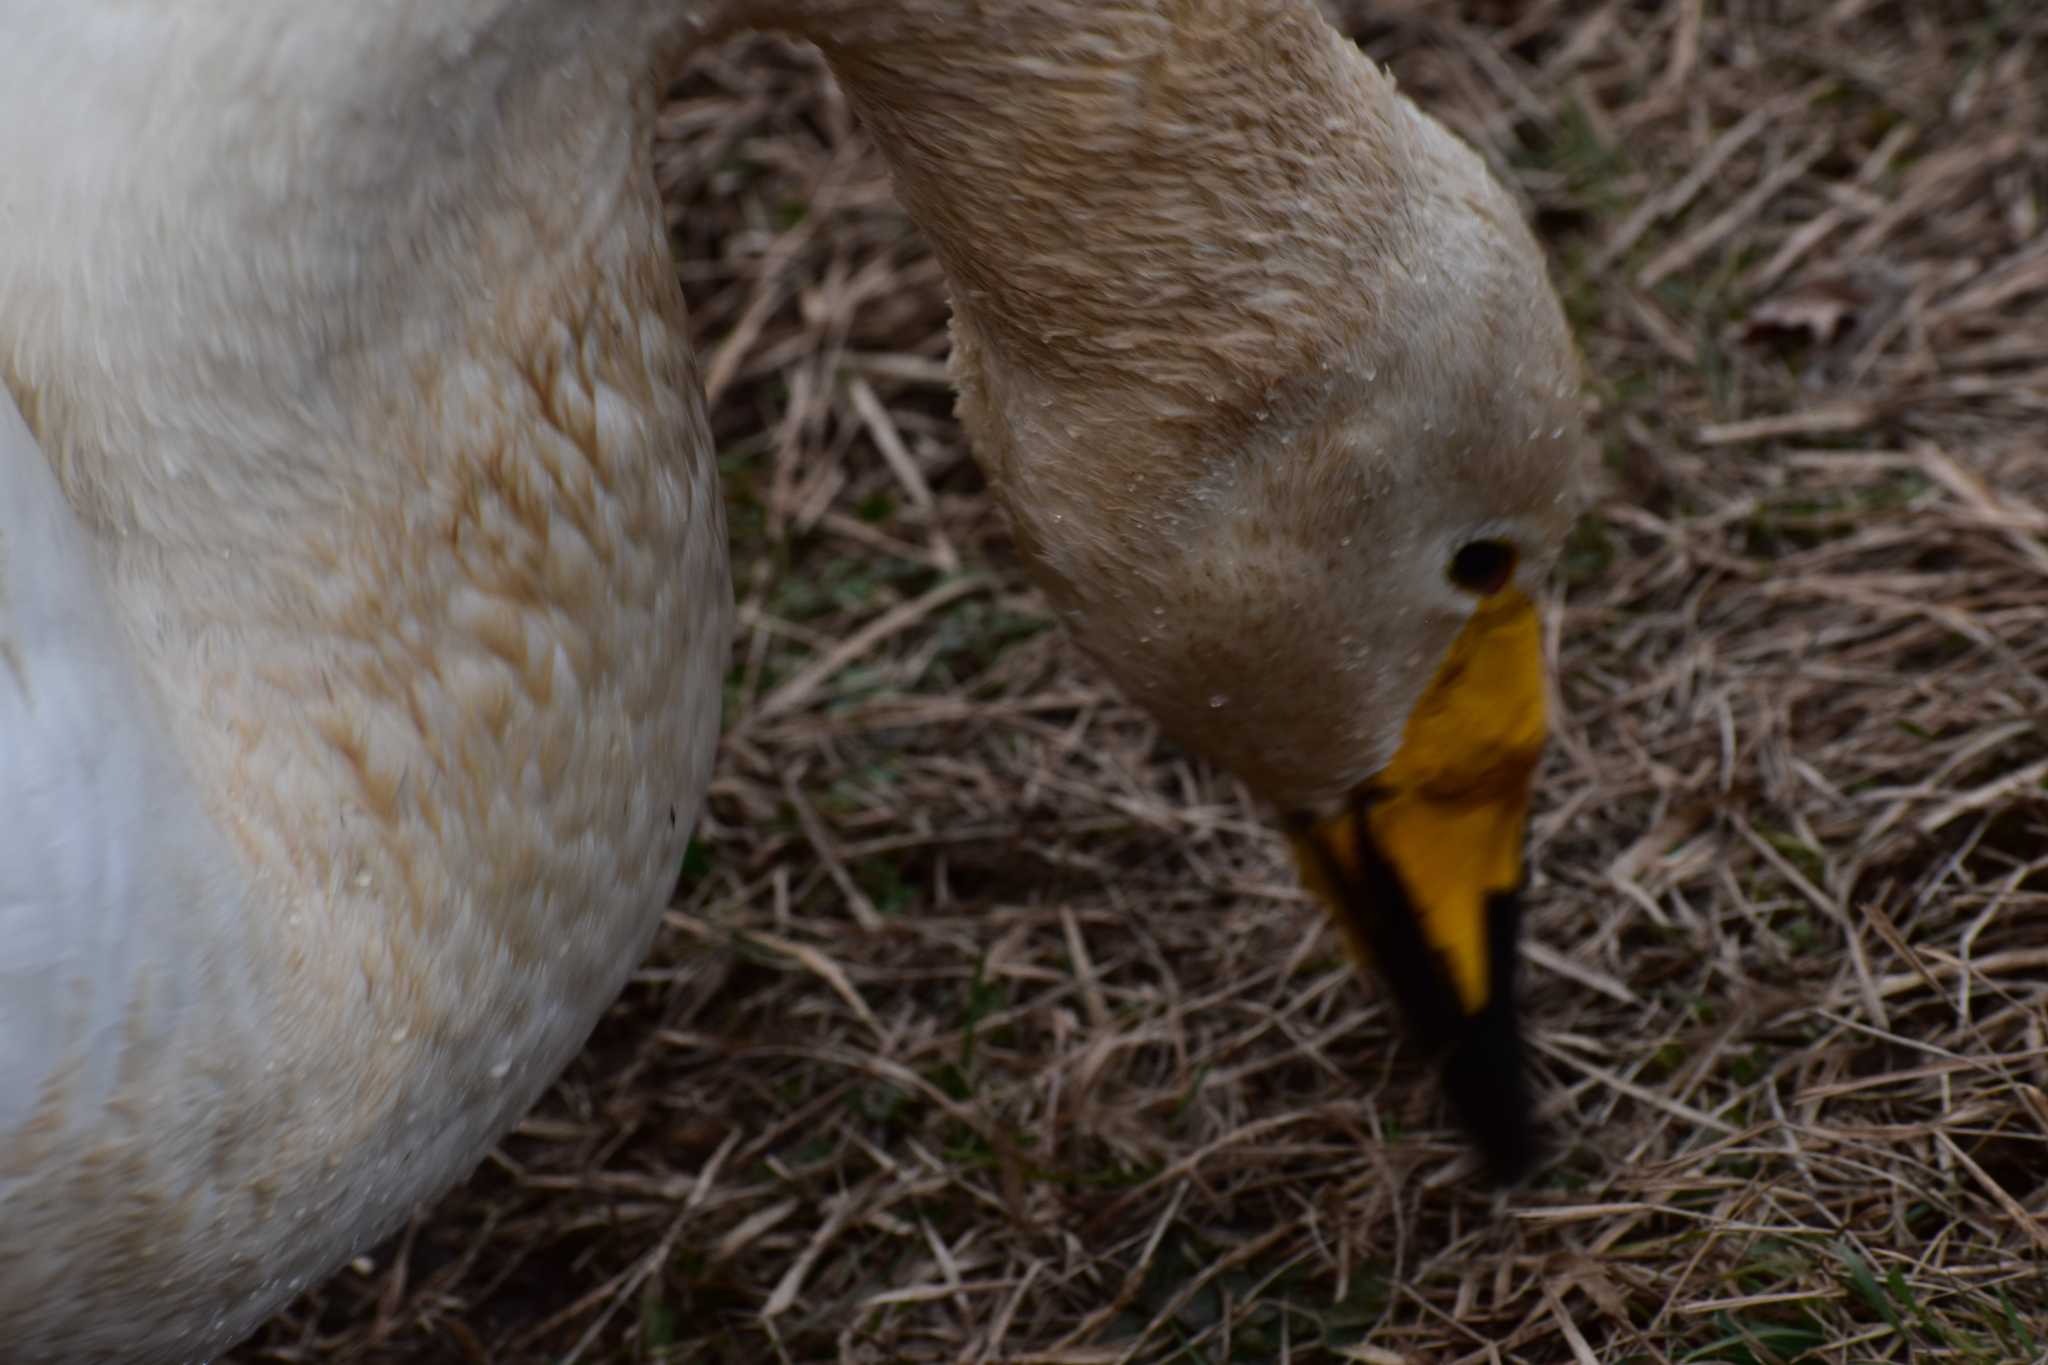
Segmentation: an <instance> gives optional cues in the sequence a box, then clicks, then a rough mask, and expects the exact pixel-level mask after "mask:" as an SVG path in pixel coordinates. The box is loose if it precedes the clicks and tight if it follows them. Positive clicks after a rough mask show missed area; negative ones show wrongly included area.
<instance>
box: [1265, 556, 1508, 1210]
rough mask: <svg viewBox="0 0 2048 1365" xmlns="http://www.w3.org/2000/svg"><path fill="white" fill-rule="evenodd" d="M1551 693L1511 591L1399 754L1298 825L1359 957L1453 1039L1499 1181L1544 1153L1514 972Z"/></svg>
mask: <svg viewBox="0 0 2048 1365" xmlns="http://www.w3.org/2000/svg"><path fill="white" fill-rule="evenodd" d="M1543 698H1544V675H1543V651H1542V643H1541V637H1540V635H1539V632H1538V628H1537V621H1536V612H1535V608H1534V606H1533V605H1532V604H1531V603H1530V601H1529V599H1528V597H1527V596H1525V595H1524V594H1523V593H1522V592H1521V591H1520V590H1519V589H1517V588H1512V587H1510V588H1506V589H1503V590H1502V591H1500V592H1497V593H1494V594H1493V595H1492V596H1490V597H1487V598H1485V599H1484V600H1482V601H1481V602H1480V603H1479V606H1478V608H1477V610H1476V611H1474V613H1473V615H1472V618H1471V619H1470V620H1469V621H1467V622H1466V624H1465V627H1464V629H1463V630H1462V631H1461V632H1460V633H1459V635H1458V638H1457V640H1456V642H1455V643H1453V644H1452V646H1451V649H1450V652H1449V653H1448V654H1447V655H1446V656H1445V657H1444V661H1443V663H1442V665H1441V666H1440V667H1439V668H1438V669H1437V673H1436V676H1435V678H1434V679H1432V681H1431V682H1430V685H1429V688H1428V690H1426V691H1425V692H1424V693H1423V696H1422V699H1421V701H1419V702H1418V703H1417V704H1416V706H1415V709H1414V711H1413V712H1411V713H1410V714H1409V717H1408V723H1407V726H1406V727H1405V729H1404V730H1403V731H1402V737H1401V746H1400V748H1399V750H1398V751H1397V752H1396V753H1395V755H1394V759H1393V762H1391V763H1390V764H1388V765H1387V767H1386V769H1385V770H1384V771H1382V772H1381V773H1379V774H1378V775H1377V776H1376V777H1374V778H1373V779H1372V781H1371V782H1369V783H1367V784H1366V786H1364V787H1363V788H1361V789H1360V790H1359V791H1358V792H1356V793H1355V794H1354V795H1353V798H1352V800H1351V801H1350V802H1349V803H1348V804H1347V806H1346V808H1345V809H1344V810H1342V811H1340V812H1338V813H1337V814H1336V815H1334V816H1330V817H1328V818H1326V819H1323V820H1321V821H1320V822H1310V821H1302V822H1298V823H1297V824H1296V826H1295V828H1294V830H1293V838H1294V845H1295V853H1296V856H1297V857H1298V859H1299V860H1300V863H1301V868H1302V876H1303V879H1304V880H1305V881H1306V883H1307V884H1308V886H1309V888H1310V890H1311V891H1313V892H1315V894H1316V895H1317V896H1318V897H1319V898H1320V899H1321V900H1322V901H1323V903H1324V904H1325V905H1326V906H1327V907H1328V909H1329V911H1330V913H1331V916H1332V917H1333V918H1334V919H1335V920H1336V922H1337V925H1338V927H1339V928H1340V929H1341V930H1342V931H1343V934H1344V937H1345V940H1346V942H1347V943H1348V944H1349V945H1350V946H1351V948H1352V950H1353V952H1354V953H1355V954H1356V955H1357V956H1358V957H1359V958H1360V959H1361V960H1362V961H1366V962H1371V963H1373V964H1375V965H1376V966H1377V967H1378V968H1379V970H1380V972H1381V974H1382V975H1383V976H1384V977H1385V978H1386V980H1387V982H1388V984H1389V985H1390V986H1391V987H1392V989H1393V991H1394V994H1395V996H1396V998H1398V999H1399V1000H1400V1002H1401V1005H1402V1008H1403V1009H1404V1011H1405V1012H1406V1013H1407V1015H1408V1017H1409V1020H1410V1022H1411V1024H1412V1026H1413V1027H1415V1028H1416V1029H1417V1030H1418V1031H1420V1032H1421V1033H1422V1034H1423V1036H1424V1037H1425V1038H1426V1039H1427V1040H1428V1041H1429V1042H1431V1043H1433V1044H1438V1045H1442V1046H1444V1047H1445V1048H1446V1049H1447V1053H1446V1058H1445V1064H1444V1065H1445V1072H1444V1076H1445V1087H1446V1089H1447V1090H1448V1092H1449V1093H1450V1096H1451V1100H1452V1103H1453V1105H1454V1106H1455V1107H1456V1108H1457V1110H1458V1112H1459V1114H1460V1116H1461V1118H1463V1120H1464V1121H1465V1124H1466V1126H1467V1127H1468V1128H1469V1129H1470V1130H1471V1131H1472V1133H1473V1136H1474V1138H1475V1139H1476V1140H1477V1141H1478V1143H1479V1145H1480V1147H1481V1149H1482V1151H1483V1152H1484V1153H1485V1155H1486V1157H1487V1159H1488V1161H1489V1163H1490V1164H1491V1165H1492V1166H1493V1168H1494V1170H1495V1171H1496V1173H1498V1174H1499V1175H1501V1176H1502V1177H1503V1178H1511V1177H1513V1176H1515V1175H1519V1174H1520V1173H1521V1172H1522V1171H1524V1170H1525V1169H1526V1168H1527V1167H1528V1165H1529V1164H1530V1162H1531V1161H1532V1160H1533V1159H1534V1156H1535V1142H1534V1134H1533V1131H1532V1123H1531V1118H1530V1109H1531V1105H1530V1101H1529V1090H1528V1083H1527V1079H1526V1077H1525V1076H1524V1074H1523V1067H1522V1055H1521V1035H1520V1031H1519V1028H1518V1026H1517V1023H1516V1019H1515V1013H1514V1000H1513V984H1514V982H1513V976H1514V967H1515V946H1516V939H1517V937H1518V935H1519V931H1520V918H1521V905H1520V891H1521V886H1522V846H1523V829H1524V826H1525V825H1526V823H1527V818H1528V809H1529V782H1530V778H1531V776H1532V775H1533V774H1534V773H1535V770H1536V764H1537V760H1538V759H1539V758H1540V757H1541V756H1542V751H1543V742H1544V738H1545V735H1546V725H1545V720H1544V702H1543Z"/></svg>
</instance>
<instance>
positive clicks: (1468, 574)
mask: <svg viewBox="0 0 2048 1365" xmlns="http://www.w3.org/2000/svg"><path fill="white" fill-rule="evenodd" d="M1516 558H1517V556H1516V554H1515V547H1514V545H1513V544H1512V543H1510V542H1508V541H1505V540H1474V541H1470V542H1468V543H1466V544H1464V545H1461V546H1459V547H1458V553H1456V554H1455V555H1452V556H1451V569H1450V580H1451V582H1452V583H1454V584H1456V585H1457V586H1458V587H1460V588H1463V589H1464V590H1465V591H1466V592H1469V593H1471V594H1473V595H1474V596H1477V597H1491V596H1493V595H1494V594H1495V593H1497V592H1499V591H1500V590H1501V589H1502V588H1505V587H1506V586H1507V585H1508V580H1509V579H1511V578H1513V577H1514V576H1515V560H1516Z"/></svg>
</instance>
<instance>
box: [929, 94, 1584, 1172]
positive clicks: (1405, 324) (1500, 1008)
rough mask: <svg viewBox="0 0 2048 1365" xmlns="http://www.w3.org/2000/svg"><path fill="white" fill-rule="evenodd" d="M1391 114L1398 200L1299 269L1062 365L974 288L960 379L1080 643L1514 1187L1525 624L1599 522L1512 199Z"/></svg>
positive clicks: (1014, 516) (1170, 305) (1251, 282)
mask: <svg viewBox="0 0 2048 1365" xmlns="http://www.w3.org/2000/svg"><path fill="white" fill-rule="evenodd" d="M1392 117H1393V119H1394V120H1396V121H1397V122H1400V123H1401V128H1400V130H1399V131H1400V132H1401V133H1403V134H1404V135H1403V136H1402V137H1400V138H1399V139H1398V141H1397V142H1396V143H1395V144H1394V145H1396V146H1397V147H1398V153H1399V159H1398V160H1382V161H1381V162H1379V163H1377V164H1375V165H1373V166H1371V167H1368V168H1366V169H1365V170H1364V171H1363V172H1362V174H1365V175H1369V176H1375V175H1376V176H1383V177H1386V178H1387V179H1389V180H1391V181H1392V182H1393V184H1392V189H1391V191H1390V194H1391V197H1388V196H1389V192H1383V194H1382V197H1381V200H1380V203H1381V204H1382V205H1383V208H1382V211H1379V212H1377V213H1375V214H1373V215H1371V216H1367V217H1364V218H1363V219H1362V220H1361V221H1358V222H1356V223H1346V222H1344V221H1341V220H1339V219H1336V218H1334V217H1333V218H1330V219H1328V220H1326V221H1316V222H1312V223H1309V224H1308V225H1306V227H1305V229H1304V231H1305V232H1307V233H1308V234H1310V235H1311V236H1312V237H1313V242H1312V245H1313V247H1314V250H1313V251H1308V250H1298V251H1295V252H1294V254H1292V255H1291V256H1289V255H1286V254H1284V253H1285V252H1286V251H1287V249H1288V246H1289V244H1288V243H1286V242H1281V243H1276V244H1275V246H1274V248H1273V250H1274V251H1275V252H1276V253H1283V254H1279V255H1274V256H1267V257H1265V258H1263V259H1262V258H1261V257H1260V256H1259V255H1258V254H1257V252H1256V250H1255V249H1252V248H1245V249H1243V250H1240V251H1225V252H1211V253H1210V255H1209V259H1210V260H1212V261H1213V263H1214V265H1213V268H1214V271H1215V274H1216V276H1217V278H1216V280H1215V285H1216V290H1217V294H1218V295H1219V296H1220V297H1222V298H1223V299H1225V300H1227V302H1225V303H1221V304H1219V303H1216V302H1215V301H1214V300H1210V301H1207V302H1206V303H1205V301H1204V300H1203V299H1202V282H1201V281H1199V280H1197V281H1192V282H1190V281H1185V280H1171V281H1162V282H1161V285H1160V289H1159V292H1160V295H1161V297H1162V300H1163V302H1162V305H1161V315H1160V316H1158V317H1156V318H1151V319H1142V318H1139V319H1134V320H1133V321H1132V322H1131V323H1130V324H1129V326H1128V327H1127V329H1126V330H1125V331H1124V332H1123V333H1122V334H1121V335H1118V336H1116V337H1114V338H1109V339H1107V341H1106V342H1105V338H1103V337H1099V336H1098V337H1094V338H1085V339H1071V338H1070V339H1069V340H1070V341H1078V343H1079V344H1080V346H1081V350H1082V352H1083V355H1082V358H1081V359H1079V360H1077V359H1075V357H1074V354H1073V347H1072V346H1071V345H1070V346H1069V347H1067V348H1064V349H1061V348H1054V347H1051V346H1040V345H1038V344H1035V339H1033V338H1030V337H1022V338H1020V337H1019V336H1018V334H1017V332H1016V329H1015V328H1014V327H1012V326H1009V325H1008V320H1006V319H993V318H987V317H984V316H983V315H982V313H981V312H979V311H978V310H977V308H976V307H975V300H973V299H960V300H956V302H958V304H959V307H958V310H957V317H956V323H955V327H956V342H957V344H956V367H957V369H958V377H959V380H960V384H961V389H962V412H963V417H964V419H965V421H966V423H967V424H968V426H969V429H970V432H971V434H972V435H973V436H974V438H975V440H976V443H977V445H978V447H979V449H980V450H981V452H982V454H983V457H984V463H985V465H986V467H988V468H989V469H990V471H991V474H992V480H993V482H994V484H995V487H996V491H997V494H998V496H999V498H1001V500H1002V501H1003V502H1004V504H1005V505H1006V507H1007V509H1008V511H1009V514H1010V518H1011V522H1012V525H1013V526H1014V528H1015V531H1016V534H1017V538H1018V542H1019V545H1020V548H1021V550H1022V552H1023V554H1024V556H1025V558H1026V561H1027V563H1028V564H1029V565H1030V566H1031V567H1032V569H1033V571H1034V573H1035V575H1036V577H1037V579H1038V581H1039V582H1040V583H1041V585H1042V586H1043V587H1044V588H1045V590H1046V591H1047V593H1048V595H1049V596H1050V597H1051V598H1052V600H1053V603H1054V605H1055V607H1056V609H1057V610H1058V611H1059V612H1060V614H1061V615H1062V617H1063V618H1064V619H1065V621H1066V623H1067V625H1068V626H1069V628H1070V629H1071V630H1072V632H1073V633H1074V635H1075V636H1076V637H1077V639H1078V640H1079V641H1080V643H1081V644H1082V646H1083V647H1084V649H1085V650H1086V651H1087V652H1088V653H1089V654H1090V655H1091V656H1092V657H1093V658H1094V659H1095V660H1096V661H1097V662H1098V663H1099V665H1100V666H1101V668H1102V669H1103V670H1104V671H1105V672H1106V673H1107V674H1108V675H1109V676H1110V677H1111V678H1112V679H1114V680H1115V681H1116V682H1117V683H1118V684H1119V685H1120V686H1121V687H1122V688H1123V689H1124V691H1125V692H1126V693H1128V694H1129V695H1130V696H1131V697H1132V698H1133V699H1134V700H1136V701H1138V702H1140V703H1142V704H1143V705H1144V706H1145V707H1146V708H1147V709H1148V710H1149V711H1150V712H1151V713H1152V714H1153V715H1154V716H1156V717H1157V718H1158V720H1159V721H1160V722H1161V723H1162V725H1163V726H1164V727H1165V728H1166V729H1167V730H1168V732H1169V733H1171V734H1172V735H1173V736H1174V737H1175V738H1177V739H1178V740H1180V741H1181V742H1182V743H1184V744H1186V745H1187V746H1188V747H1190V748H1192V749H1195V750H1197V751H1198V752H1200V753H1201V754H1203V755H1204V756H1206V757H1207V758H1209V759H1210V760H1212V761H1214V762H1216V763H1218V764H1220V765H1222V766H1223V767H1224V768H1226V769H1228V770H1229V771H1231V772H1232V773H1234V774H1236V775H1237V776H1238V777H1240V778H1241V779H1242V780H1243V781H1244V782H1245V783H1246V784H1247V785H1248V786H1250V787H1251V788H1252V789H1253V790H1254V791H1256V792H1257V793H1258V794H1259V795H1260V796H1262V797H1264V798H1265V799H1267V800H1268V801H1270V802H1271V803H1273V804H1274V805H1275V806H1276V807H1277V808H1278V809H1279V811H1280V812H1281V813H1282V817H1283V819H1284V821H1285V823H1286V825H1287V827H1288V830H1289V833H1290V835H1291V837H1292V839H1293V842H1294V846H1295V850H1296V852H1297V855H1298V858H1299V861H1300V864H1301V868H1302V871H1303V874H1304V879H1305V881H1306V882H1307V884H1308V885H1309V886H1310V888H1311V889H1312V890H1313V891H1314V892H1315V893H1316V894H1317V896H1318V899H1320V900H1321V901H1322V902H1323V904H1324V905H1325V906H1326V908H1327V909H1328V910H1329V911H1330V913H1331V914H1332V917H1333V918H1334V920H1335V922H1336V923H1337V925H1338V926H1339V928H1340V929H1341V930H1342V933H1343V938H1344V939H1345V941H1346V942H1347V944H1348V945H1349V946H1350V947H1351V948H1352V949H1353V951H1354V953H1355V954H1356V955H1357V956H1358V957H1360V958H1361V959H1363V960H1370V961H1372V962H1374V963H1376V964H1377V965H1378V966H1379V967H1380V968H1381V969H1382V971H1383V974H1384V975H1385V976H1386V978H1387V979H1388V980H1389V981H1390V982H1391V984H1392V985H1393V987H1394V989H1395V991H1396V993H1397V995H1399V996H1400V998H1401V1000H1402V1003H1403V1005H1404V1007H1405V1008H1406V1011H1407V1012H1408V1014H1409V1016H1410V1019H1411V1022H1412V1023H1413V1024H1414V1025H1416V1026H1417V1027H1418V1029H1419V1031H1420V1032H1421V1033H1422V1034H1423V1035H1424V1036H1425V1037H1427V1038H1430V1039H1431V1040H1432V1041H1436V1042H1439V1043H1441V1044H1443V1045H1444V1046H1445V1048H1446V1055H1447V1063H1446V1067H1447V1070H1446V1075H1447V1078H1448V1081H1449V1088H1450V1091H1451V1094H1452V1097H1453V1100H1454V1103H1455V1106H1456V1108H1457V1109H1458V1110H1459V1111H1460V1112H1461V1114H1462V1116H1463V1117H1464V1119H1465V1120H1466V1122H1467V1124H1468V1126H1469V1127H1470V1128H1471V1129H1472V1130H1473V1132H1474V1134H1475V1135H1476V1136H1477V1138H1478V1139H1479V1142H1480V1145H1481V1147H1482V1149H1483V1151H1484V1153H1485V1155H1486V1156H1487V1158H1488V1159H1489V1163H1490V1165H1491V1166H1492V1167H1493V1169H1494V1170H1495V1171H1496V1173H1499V1174H1502V1175H1512V1174H1515V1173H1519V1171H1521V1170H1522V1169H1523V1168H1525V1167H1526V1166H1527V1164H1528V1163H1529V1161H1530V1160H1531V1158H1532V1156H1533V1150H1532V1146H1531V1140H1530V1134H1529V1123H1528V1111H1529V1108H1530V1103H1529V1099H1528V1095H1527V1091H1526V1089H1525V1088H1524V1083H1523V1081H1522V1080H1521V1066H1520V1050H1519V1042H1518V1039H1517V1034H1516V1029H1515V1024H1514V1018H1513V1013H1512V991H1511V986H1512V981H1511V974H1512V969H1513V962H1514V955H1515V954H1514V947H1515V939H1516V934H1517V923H1516V921H1517V919H1518V909H1517V897H1518V894H1519V890H1520V887H1521V884H1522V881H1523V872H1522V838H1523V826H1524V818H1525V814H1526V810H1527V805H1528V801H1529V795H1530V785H1531V778H1532V775H1533V773H1534V771H1535V768H1536V765H1537V761H1538V759H1539V757H1540V753H1541V749H1542V745H1543V743H1544V739H1545V734H1546V724H1545V694H1546V690H1547V688H1546V677H1545V669H1544V665H1543V661H1542V650H1541V643H1540V641H1541V635H1540V631H1539V629H1538V623H1537V617H1536V611H1535V607H1534V605H1533V602H1534V598H1535V596H1536V595H1537V593H1538V589H1539V585H1540V584H1541V583H1542V581H1543V579H1544V577H1545V575H1546V574H1547V573H1548V571H1549V569H1550V568H1551V566H1552V564H1553V563H1554V562H1555V560H1556V558H1557V555H1558V553H1559V551H1560V549H1561V547H1562V544H1563V541H1564V538H1565V536H1566V534H1567V532H1568V530H1569V529H1570V526H1571V524H1572V522H1573V521H1574V519H1575V517H1576V515H1577V513H1578V510H1579V508H1580V505H1581V497H1582V492H1581V490H1582V485H1583V484H1584V482H1585V474H1584V471H1585V469H1586V465H1587V460H1586V452H1587V437H1586V431H1585V425H1584V419H1583V415H1582V411H1581V399H1580V387H1581V372H1580V361H1579V357H1578V353H1577V350H1576V347H1575V346H1574V344H1573V341H1572V338H1571V335H1570V331H1569V328H1568V326H1567V324H1566V322H1565V319H1564V316H1563V313H1562V310H1561V308H1560V306H1559V303H1558V301H1557V298H1556V295H1555V293H1554V291H1553V290H1552V288H1551V285H1550V283H1549V280H1548V277H1547V273H1546V269H1545V266H1544V261H1543V257H1542V254H1541V252H1540V250H1539V249H1538V247H1537V245H1536V243H1535V242H1534V240H1533V238H1532V237H1531V236H1530V234H1529V232H1528V230H1527V228H1526V227H1525V225H1524V223H1523V221H1522V218H1521V215H1520V213H1519V211H1518V209H1517V208H1516V206H1515V205H1514V203H1513V201H1512V200H1511V199H1510V198H1509V196H1508V195H1507V194H1506V193H1505V191H1503V190H1502V189H1501V188H1500V187H1499V186H1498V185H1497V184H1496V183H1495V182H1494V181H1493V179H1492V178H1491V176H1490V175H1489V174H1488V173H1487V172H1486V170H1485V169H1484V167H1483V165H1482V164H1481V162H1480V161H1479V159H1478V158H1477V156H1476V155H1474V154H1473V153H1472V152H1471V151H1470V150H1469V149H1468V148H1466V147H1465V146H1464V145H1463V144H1462V143H1460V142H1458V141H1457V140H1456V139H1454V138H1452V137H1451V136H1450V135H1449V134H1448V133H1446V132H1444V131H1443V130H1442V129H1441V128H1440V127H1438V126H1437V125H1436V124H1434V123H1433V122H1432V121H1430V120H1429V119H1428V118H1427V117H1426V116H1424V115H1422V114H1420V113H1419V112H1416V111H1414V110H1413V109H1412V108H1411V107H1410V106H1408V105H1407V104H1406V102H1405V101H1400V102H1398V103H1397V104H1396V105H1395V106H1394V113H1393V115H1392ZM1383 189H1384V187H1383ZM957 292H958V284H957V282H956V294H957ZM1183 299H1185V300H1187V302H1186V303H1185V306H1183V304H1182V303H1181V302H1180V301H1181V300H1183ZM1200 329H1207V330H1206V331H1204V330H1200Z"/></svg>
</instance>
